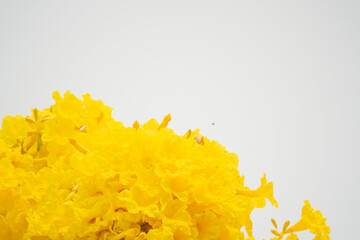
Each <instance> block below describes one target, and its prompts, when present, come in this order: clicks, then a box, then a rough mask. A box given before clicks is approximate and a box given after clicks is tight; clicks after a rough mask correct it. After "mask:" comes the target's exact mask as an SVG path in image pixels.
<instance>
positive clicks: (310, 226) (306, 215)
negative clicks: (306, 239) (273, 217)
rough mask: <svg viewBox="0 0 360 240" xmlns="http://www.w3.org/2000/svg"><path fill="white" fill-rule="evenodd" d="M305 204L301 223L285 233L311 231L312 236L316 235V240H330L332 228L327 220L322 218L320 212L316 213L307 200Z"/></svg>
mask: <svg viewBox="0 0 360 240" xmlns="http://www.w3.org/2000/svg"><path fill="white" fill-rule="evenodd" d="M304 203H305V205H304V207H303V208H302V214H301V219H300V221H298V222H297V223H296V224H295V225H293V226H292V227H290V228H288V229H287V230H286V231H285V233H292V232H300V231H304V230H309V231H310V232H311V233H312V234H315V238H314V239H316V240H320V239H321V240H328V239H330V237H329V234H330V228H329V226H327V225H326V224H325V221H326V218H324V217H323V216H322V214H321V212H320V211H319V210H316V211H314V209H313V208H312V207H311V205H310V202H309V201H308V200H305V201H304Z"/></svg>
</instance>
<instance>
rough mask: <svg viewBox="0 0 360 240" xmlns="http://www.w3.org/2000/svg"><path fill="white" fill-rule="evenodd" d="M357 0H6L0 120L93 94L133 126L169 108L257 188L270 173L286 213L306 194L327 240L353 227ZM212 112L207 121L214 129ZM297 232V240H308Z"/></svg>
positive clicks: (258, 215)
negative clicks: (234, 158)
mask: <svg viewBox="0 0 360 240" xmlns="http://www.w3.org/2000/svg"><path fill="white" fill-rule="evenodd" d="M359 11H360V2H359V1H330V0H328V1H316V0H315V1H10V0H9V1H3V0H0V118H1V119H2V118H3V117H4V116H5V115H8V114H10V115H14V114H23V115H27V114H30V107H37V108H44V107H48V106H50V105H51V104H52V103H53V100H52V99H51V93H52V91H54V90H59V91H60V92H61V93H64V92H65V91H66V90H71V91H72V92H73V93H74V94H76V95H77V96H79V97H80V96H81V94H84V93H87V92H89V93H91V94H92V96H93V97H94V98H96V99H102V100H103V101H104V102H105V104H107V105H110V106H111V107H113V108H114V112H113V115H114V117H115V118H116V119H118V120H120V121H122V122H123V123H124V124H125V125H127V126H130V125H131V124H132V122H133V121H134V120H136V119H137V120H139V122H141V123H144V122H145V121H146V120H148V119H150V118H152V117H155V118H157V119H158V120H159V121H161V120H162V118H163V116H165V115H166V114H167V113H171V114H172V117H173V120H172V121H171V123H170V125H169V127H171V128H173V129H175V131H176V132H177V133H178V134H183V133H185V132H186V130H188V129H189V128H192V129H195V128H200V129H202V133H203V134H204V135H206V136H208V137H209V138H210V139H215V140H218V141H219V142H220V143H222V144H223V145H225V146H226V147H227V149H228V150H229V151H231V152H235V153H237V154H238V155H239V157H240V165H239V170H240V172H241V174H243V175H245V176H246V179H245V180H246V183H247V184H248V186H250V187H252V188H256V187H257V186H258V185H259V183H260V182H259V179H260V177H261V176H262V174H263V173H264V172H265V173H267V177H268V180H271V181H274V187H275V197H276V199H277V200H278V202H279V208H278V209H276V208H273V207H271V206H267V207H266V208H265V209H261V210H255V211H254V212H253V214H252V218H253V219H254V236H255V237H256V238H257V239H262V238H263V237H264V238H269V237H270V236H272V234H271V233H270V231H269V229H270V228H271V223H270V218H271V217H274V218H275V219H276V220H278V222H280V224H282V223H283V222H284V221H285V220H287V219H290V220H291V222H292V223H295V221H297V219H299V217H300V214H301V207H302V205H303V200H304V199H309V200H310V203H311V204H312V205H313V207H314V208H315V209H320V210H321V211H322V213H323V214H324V215H325V216H326V217H327V218H328V220H327V223H328V224H329V225H330V227H331V229H332V233H331V237H332V239H356V236H358V231H357V230H358V229H357V228H358V227H359V226H360V221H359V215H360V211H359V209H360V207H359V204H360V203H359V196H360V191H359V189H360V188H359V186H358V184H359V180H360V177H359V170H360V163H359V161H360V159H359V157H360V154H359V147H360V146H359V142H360V127H359V123H360V108H359V107H360V97H359V90H360V83H359V80H360V79H359V77H360V48H359V42H360V24H359V20H360V17H359ZM211 122H215V125H211ZM310 236H311V235H310V234H308V233H304V234H302V235H301V238H302V239H311V237H310Z"/></svg>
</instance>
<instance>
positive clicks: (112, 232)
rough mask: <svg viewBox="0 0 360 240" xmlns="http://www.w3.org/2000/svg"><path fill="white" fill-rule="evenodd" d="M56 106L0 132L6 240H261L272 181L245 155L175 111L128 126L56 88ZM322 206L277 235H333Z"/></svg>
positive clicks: (14, 120)
mask: <svg viewBox="0 0 360 240" xmlns="http://www.w3.org/2000/svg"><path fill="white" fill-rule="evenodd" d="M53 99H54V100H55V104H54V105H52V106H51V107H49V108H45V109H43V110H38V109H32V113H31V115H29V116H26V117H23V116H21V115H16V116H6V117H5V118H4V119H3V122H2V128H1V130H0V239H6V240H11V239H14V240H15V239H26V240H45V239H55V240H71V239H79V240H80V239H94V240H95V239H110V240H130V239H138V240H140V239H142V240H145V239H148V240H172V239H174V240H187V239H189V240H190V239H204V240H205V239H224V240H232V239H240V240H241V239H249V240H250V239H254V237H253V236H252V225H253V223H252V221H251V219H250V214H251V213H252V211H253V210H254V209H255V208H263V207H264V206H265V205H266V199H268V201H269V202H270V203H271V204H272V205H273V206H275V207H277V202H276V200H275V198H274V196H273V183H272V182H267V179H266V176H265V175H264V176H263V177H262V178H261V181H260V186H259V187H258V188H257V189H254V190H251V189H249V188H248V187H247V186H246V185H245V184H244V176H241V175H240V174H239V171H238V170H237V167H238V156H237V155H236V154H234V153H230V152H228V151H226V150H225V147H223V146H222V145H220V144H219V143H218V142H216V141H210V140H209V139H208V138H206V137H205V136H202V135H201V134H200V133H199V130H198V129H196V130H193V131H192V130H189V131H187V133H186V134H185V135H183V136H181V135H177V134H175V133H174V131H173V130H171V129H170V128H168V125H169V122H170V120H171V116H170V114H168V115H166V116H165V117H164V119H163V120H162V122H161V123H160V124H159V123H158V122H157V121H156V120H155V119H151V120H149V121H148V122H146V123H143V124H140V123H139V122H138V121H135V122H134V124H133V125H132V127H125V126H124V125H123V124H122V123H121V122H119V121H116V120H114V119H113V118H112V116H111V113H112V108H110V107H108V106H106V105H104V104H103V102H102V101H100V100H93V99H91V97H90V94H85V95H83V96H82V99H79V98H77V97H76V96H74V95H73V94H71V93H70V92H69V91H67V92H66V93H65V94H64V95H63V96H62V95H61V94H60V93H59V92H57V91H56V92H54V93H53ZM325 220H326V219H325V218H323V217H322V214H321V213H320V211H318V210H316V211H314V209H312V207H311V206H310V203H309V202H308V201H305V206H304V207H303V210H302V218H301V220H300V221H299V222H298V223H296V224H295V225H293V226H290V227H288V226H289V222H286V223H285V225H284V228H283V229H282V231H281V232H279V231H278V230H277V224H276V222H275V220H274V219H272V220H271V221H272V223H273V224H274V226H275V229H273V230H272V233H273V234H274V236H275V238H272V239H283V238H285V237H286V239H298V238H297V236H296V235H295V232H298V231H303V230H309V231H310V232H311V233H313V234H314V235H315V238H314V239H317V240H319V239H330V238H329V233H330V228H329V227H328V226H327V225H326V224H325Z"/></svg>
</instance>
